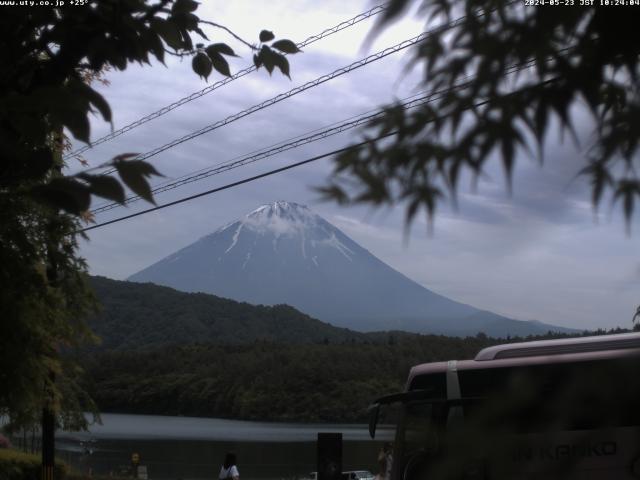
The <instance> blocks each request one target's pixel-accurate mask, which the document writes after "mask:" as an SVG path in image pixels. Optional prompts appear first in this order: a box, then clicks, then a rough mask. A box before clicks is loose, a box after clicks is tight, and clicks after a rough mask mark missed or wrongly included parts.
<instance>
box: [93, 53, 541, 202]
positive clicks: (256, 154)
mask: <svg viewBox="0 0 640 480" xmlns="http://www.w3.org/2000/svg"><path fill="white" fill-rule="evenodd" d="M535 63H536V62H535V60H530V61H529V62H526V63H524V64H518V65H513V66H511V67H510V68H509V69H508V70H507V71H506V72H505V75H511V74H513V73H516V72H519V71H521V70H524V69H527V68H530V67H531V66H533V65H534V64H535ZM471 82H472V77H471V76H469V77H468V78H467V79H465V80H464V81H462V82H460V83H458V84H456V85H454V86H453V87H447V88H444V89H441V90H438V91H435V92H432V93H430V94H427V95H425V94H424V93H423V92H421V93H418V94H416V95H413V96H410V97H407V98H405V99H403V103H401V104H399V105H400V106H402V107H403V108H404V109H407V110H409V109H413V108H417V107H420V106H422V105H425V104H427V103H431V102H433V101H436V100H439V99H441V98H442V96H443V95H446V94H448V93H450V92H452V91H455V90H462V89H465V88H467V87H468V86H469V85H470V83H471ZM383 114H384V109H378V110H374V111H369V112H366V113H364V114H361V115H358V116H355V117H351V118H349V119H346V120H343V121H341V122H336V123H334V124H332V125H331V126H329V127H325V128H320V129H315V130H313V131H312V132H309V133H307V134H303V135H300V136H297V137H294V138H291V139H288V140H284V141H282V142H279V143H277V144H275V145H271V146H270V147H267V148H266V149H263V150H257V151H253V152H250V153H248V154H245V155H242V156H239V157H236V158H234V159H231V160H228V161H226V162H221V163H219V164H217V165H214V166H211V167H207V168H204V169H201V170H198V171H196V172H192V173H190V174H187V175H183V176H182V177H179V178H176V179H172V180H169V181H166V182H163V183H161V184H159V185H156V186H155V187H154V188H152V189H151V193H152V194H153V195H155V194H158V193H163V192H166V191H169V190H173V189H175V188H178V187H181V186H184V185H187V184H190V183H193V182H197V181H200V180H203V179H205V178H208V177H211V176H213V175H218V174H221V173H224V172H227V171H229V170H232V169H235V168H238V167H242V166H245V165H249V164H252V163H255V162H257V161H259V160H263V159H265V158H268V157H271V156H274V155H277V154H279V153H282V152H285V151H288V150H292V149H295V148H298V147H300V146H303V145H307V144H309V143H313V142H315V141H318V140H323V139H325V138H328V137H331V136H333V135H337V134H339V133H342V132H345V131H347V130H351V129H353V128H356V127H358V126H360V125H363V124H366V123H368V122H370V121H372V120H374V119H375V118H378V117H380V116H382V115H383ZM140 199H141V197H140V196H138V195H132V196H130V197H128V198H127V199H125V202H124V204H122V203H118V202H105V203H103V204H101V205H99V206H98V207H96V208H94V209H93V210H91V213H92V214H93V215H96V214H99V213H103V212H106V211H108V210H112V209H114V208H118V207H122V206H125V205H128V204H130V203H133V202H136V201H138V200H140Z"/></svg>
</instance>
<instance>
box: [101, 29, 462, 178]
mask: <svg viewBox="0 0 640 480" xmlns="http://www.w3.org/2000/svg"><path fill="white" fill-rule="evenodd" d="M464 20H466V16H463V17H459V18H457V19H456V20H453V21H451V22H449V23H446V24H444V25H441V26H440V27H438V28H435V29H433V30H429V31H428V32H423V33H421V34H420V35H416V36H415V37H413V38H410V39H407V40H404V41H402V42H400V43H398V44H396V45H394V46H392V47H388V48H385V49H384V50H381V51H379V52H377V53H375V54H373V55H369V56H368V57H365V58H363V59H361V60H358V61H356V62H353V63H351V64H350V65H347V66H346V67H342V68H339V69H337V70H334V71H333V72H331V73H328V74H326V75H322V76H321V77H318V78H316V79H314V80H311V81H309V82H307V83H305V84H303V85H300V86H298V87H295V88H293V89H291V90H289V91H288V92H285V93H281V94H279V95H276V96H275V97H272V98H270V99H269V100H266V101H264V102H262V103H259V104H256V105H254V106H252V107H249V108H247V109H246V110H242V111H241V112H238V113H236V114H234V115H231V116H229V117H227V118H225V119H224V120H220V121H218V122H215V123H212V124H211V125H208V126H206V127H203V128H201V129H200V130H196V131H195V132H192V133H189V134H187V135H185V136H183V137H180V138H178V139H176V140H173V141H171V142H169V143H166V144H164V145H162V146H160V147H157V148H155V149H154V150H151V151H149V152H146V153H143V154H141V155H138V156H137V157H136V158H135V160H146V159H148V158H151V157H154V156H156V155H158V154H159V153H162V152H164V151H165V150H169V149H170V148H173V147H175V146H177V145H180V144H181V143H184V142H188V141H189V140H193V139H194V138H197V137H199V136H201V135H204V134H205V133H209V132H211V131H213V130H216V129H218V128H220V127H223V126H225V125H228V124H229V123H232V122H235V121H236V120H239V119H241V118H244V117H246V116H248V115H251V114H252V113H255V112H257V111H259V110H263V109H265V108H267V107H270V106H271V105H274V104H276V103H279V102H282V101H283V100H286V99H288V98H291V97H293V96H294V95H297V94H299V93H302V92H304V91H306V90H309V89H311V88H314V87H317V86H318V85H321V84H323V83H325V82H328V81H329V80H333V79H334V78H337V77H339V76H341V75H344V74H347V73H349V72H352V71H353V70H356V69H358V68H360V67H363V66H365V65H368V64H370V63H373V62H375V61H378V60H380V59H381V58H384V57H387V56H389V55H391V54H394V53H396V52H399V51H400V50H403V49H405V48H409V47H411V46H413V45H416V44H417V43H420V42H422V41H423V40H425V39H426V38H428V37H430V36H432V35H436V34H438V33H441V32H443V31H445V30H449V29H451V28H455V27H456V26H458V25H460V24H461V23H462V22H463V21H464ZM115 171H116V169H115V168H111V169H109V170H107V171H106V172H104V174H105V175H108V174H110V173H113V172H115Z"/></svg>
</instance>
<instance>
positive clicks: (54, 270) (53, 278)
mask: <svg viewBox="0 0 640 480" xmlns="http://www.w3.org/2000/svg"><path fill="white" fill-rule="evenodd" d="M49 228H50V229H53V226H49ZM49 235H51V233H50V232H49ZM52 243H53V241H52V240H51V239H50V240H49V244H48V245H47V257H48V258H47V280H48V282H49V285H51V286H52V287H54V288H55V287H57V286H58V262H57V259H56V256H55V251H56V250H55V247H54V246H53V245H52ZM51 347H52V349H53V350H54V351H55V348H56V347H55V345H52V346H51ZM49 381H50V383H49V385H45V389H44V407H43V408H42V480H54V470H55V461H56V460H55V454H56V453H55V451H56V438H55V433H56V417H55V411H54V400H55V399H54V393H53V386H54V384H55V381H56V376H55V373H54V372H53V371H51V370H50V371H49Z"/></svg>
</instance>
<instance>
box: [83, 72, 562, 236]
mask: <svg viewBox="0 0 640 480" xmlns="http://www.w3.org/2000/svg"><path fill="white" fill-rule="evenodd" d="M528 63H535V62H528ZM558 79H559V77H554V78H550V79H548V80H545V81H543V82H542V84H549V83H552V82H555V81H556V80H558ZM538 85H539V84H538ZM536 86H537V85H536ZM526 88H531V86H528V87H524V88H522V89H519V91H523V90H525V89H526ZM516 93H518V90H517V91H513V92H510V93H509V94H507V95H514V94H516ZM490 101H491V100H490V99H485V100H482V101H480V102H477V103H475V104H473V105H472V106H468V107H465V108H463V109H462V110H469V109H472V108H478V107H481V106H483V105H486V104H488V103H490ZM449 115H451V114H447V115H445V116H449ZM434 120H436V119H435V118H434V119H431V120H429V121H434ZM397 134H398V131H391V132H388V133H386V134H382V135H379V136H378V137H376V138H371V139H366V140H364V141H362V142H359V143H356V144H353V145H349V146H347V147H343V148H339V149H337V150H333V151H331V152H326V153H323V154H321V155H316V156H314V157H311V158H308V159H306V160H302V161H300V162H296V163H293V164H290V165H286V166H284V167H280V168H276V169H274V170H270V171H268V172H265V173H261V174H259V175H254V176H253V177H249V178H245V179H243V180H239V181H237V182H233V183H228V184H226V185H223V186H221V187H217V188H213V189H211V190H207V191H205V192H201V193H197V194H195V195H190V196H188V197H183V198H181V199H178V200H174V201H173V202H168V203H165V204H162V205H157V206H155V207H153V208H148V209H146V210H142V211H139V212H136V213H132V214H130V215H125V216H122V217H118V218H115V219H113V220H109V221H107V222H103V223H99V224H96V225H91V226H89V227H86V228H83V229H81V230H78V231H77V232H76V233H84V232H88V231H90V230H94V229H96V228H100V227H104V226H107V225H112V224H114V223H118V222H122V221H124V220H129V219H131V218H135V217H138V216H140V215H145V214H147V213H151V212H155V211H158V210H162V209H164V208H167V207H171V206H173V205H178V204H180V203H184V202H188V201H191V200H194V199H196V198H200V197H204V196H207V195H211V194H213V193H217V192H220V191H223V190H228V189H230V188H233V187H237V186H239V185H243V184H245V183H250V182H253V181H255V180H259V179H261V178H265V177H269V176H271V175H275V174H278V173H281V172H284V171H286V170H290V169H293V168H297V167H300V166H303V165H306V164H309V163H312V162H315V161H317V160H321V159H323V158H327V157H330V156H332V155H337V154H340V153H343V152H347V151H349V150H354V149H357V148H360V147H362V146H364V145H367V144H371V143H375V142H378V141H380V140H383V139H385V138H388V137H391V136H394V135H397Z"/></svg>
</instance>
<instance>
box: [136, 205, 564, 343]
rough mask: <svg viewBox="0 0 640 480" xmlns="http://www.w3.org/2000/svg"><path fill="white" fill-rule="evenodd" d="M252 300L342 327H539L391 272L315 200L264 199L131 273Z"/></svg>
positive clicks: (515, 331)
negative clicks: (320, 211) (319, 210)
mask: <svg viewBox="0 0 640 480" xmlns="http://www.w3.org/2000/svg"><path fill="white" fill-rule="evenodd" d="M128 280H130V281H134V282H152V283H155V284H159V285H165V286H168V287H172V288H175V289H177V290H182V291H186V292H204V293H211V294H214V295H217V296H221V297H227V298H231V299H234V300H238V301H244V302H248V303H252V304H264V305H277V304H289V305H291V306H293V307H295V308H297V309H299V310H301V311H302V312H304V313H307V314H309V315H311V316H313V317H315V318H318V319H320V320H323V321H325V322H329V323H332V324H333V325H336V326H341V327H347V328H350V329H354V330H359V331H374V330H404V331H409V332H417V333H438V334H445V335H475V334H476V333H478V332H484V333H486V334H487V335H492V336H506V335H528V334H541V333H546V332H547V331H549V330H552V331H566V329H563V328H561V327H555V326H552V325H546V324H543V323H540V322H535V321H520V320H513V319H510V318H506V317H503V316H501V315H497V314H495V313H491V312H488V311H484V310H479V309H477V308H474V307H472V306H470V305H465V304H463V303H458V302H456V301H453V300H451V299H448V298H446V297H444V296H442V295H438V294H437V293H434V292H432V291H430V290H428V289H426V288H424V287H423V286H421V285H419V284H418V283H416V282H414V281H413V280H411V279H409V278H407V277H406V276H404V275H402V274H401V273H399V272H398V271H396V270H394V269H393V268H391V267H390V266H388V265H387V264H385V263H384V262H382V261H381V260H379V259H378V258H376V257H375V256H374V255H372V254H371V253H370V252H369V251H367V250H366V249H364V248H363V247H361V246H360V245H358V244H357V243H356V242H354V241H353V240H351V239H350V238H349V237H347V236H346V235H345V234H344V233H342V232H341V231H340V230H339V229H338V228H336V227H335V226H333V225H332V224H330V223H329V222H327V221H326V220H324V219H323V218H322V217H320V216H319V215H317V214H315V213H313V212H312V211H311V210H310V209H309V208H307V207H306V206H303V205H299V204H296V203H291V202H284V201H279V202H274V203H271V204H267V205H263V206H261V207H259V208H257V209H256V210H254V211H253V212H251V213H249V214H248V215H247V216H245V217H244V218H243V219H241V220H238V221H236V222H233V223H230V224H228V225H226V226H224V227H222V228H220V229H219V230H217V231H215V232H214V233H212V234H210V235H207V236H205V237H203V238H201V239H200V240H198V241H197V242H195V243H193V244H191V245H189V246H187V247H185V248H183V249H181V250H179V251H177V252H176V253H174V254H172V255H169V256H168V257H166V258H164V259H162V260H160V261H159V262H157V263H155V264H153V265H151V266H149V267H148V268H145V269H144V270H141V271H140V272H138V273H136V274H134V275H132V276H131V277H129V279H128Z"/></svg>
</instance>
